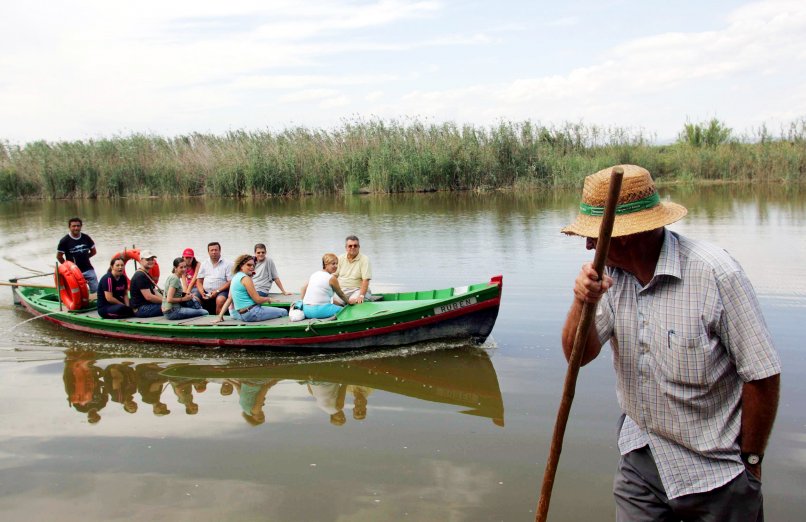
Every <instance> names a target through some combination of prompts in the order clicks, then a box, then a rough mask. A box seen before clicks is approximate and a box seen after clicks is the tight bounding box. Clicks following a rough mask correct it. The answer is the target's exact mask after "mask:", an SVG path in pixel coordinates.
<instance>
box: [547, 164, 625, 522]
mask: <svg viewBox="0 0 806 522" xmlns="http://www.w3.org/2000/svg"><path fill="white" fill-rule="evenodd" d="M623 176H624V169H622V168H621V167H613V171H612V172H611V173H610V192H609V193H608V196H607V205H606V206H605V213H604V216H603V217H602V224H601V225H600V227H599V238H598V240H597V241H596V255H595V256H594V258H593V269H594V270H596V273H597V274H599V278H600V280H601V278H602V274H603V273H604V266H605V261H606V260H607V251H608V249H609V248H610V235H611V234H612V232H613V221H614V220H615V217H616V203H617V202H618V195H619V192H621V180H622V178H623ZM595 312H596V305H595V304H592V303H585V304H584V305H583V306H582V315H581V317H580V321H579V325H578V326H577V331H576V335H575V337H574V345H573V348H572V349H571V357H569V359H568V369H567V370H566V373H565V384H564V385H563V397H562V400H561V401H560V408H559V410H558V411H557V420H556V422H555V423H554V435H553V437H552V439H551V450H550V451H549V457H548V461H547V462H546V471H545V473H544V474H543V486H542V488H541V489H540V500H539V501H538V502H537V515H536V516H535V520H536V521H537V522H545V520H546V519H547V518H548V511H549V502H550V501H551V490H552V488H553V486H554V476H555V475H556V474H557V464H558V462H559V461H560V453H561V452H562V449H563V437H564V436H565V427H566V425H567V424H568V415H569V414H570V413H571V404H572V403H573V402H574V393H575V391H576V384H577V375H579V367H580V366H581V363H582V355H583V354H584V351H585V342H586V341H587V339H588V330H589V329H590V326H591V323H592V322H593V315H594V313H595Z"/></svg>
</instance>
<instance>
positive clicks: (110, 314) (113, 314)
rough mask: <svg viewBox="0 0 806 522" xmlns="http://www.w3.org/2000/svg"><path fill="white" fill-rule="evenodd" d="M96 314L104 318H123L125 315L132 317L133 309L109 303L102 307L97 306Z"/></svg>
mask: <svg viewBox="0 0 806 522" xmlns="http://www.w3.org/2000/svg"><path fill="white" fill-rule="evenodd" d="M98 315H100V316H101V317H103V318H104V319H123V318H126V317H132V316H133V315H134V310H132V309H131V308H129V307H128V306H126V305H122V304H111V305H108V306H104V307H103V308H99V309H98Z"/></svg>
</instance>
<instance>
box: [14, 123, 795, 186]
mask: <svg viewBox="0 0 806 522" xmlns="http://www.w3.org/2000/svg"><path fill="white" fill-rule="evenodd" d="M717 123H719V122H717ZM709 125H713V122H710V123H709ZM703 129H704V131H707V130H708V128H706V127H704V128H703ZM725 129H727V128H726V127H724V125H721V124H720V126H719V128H718V129H717V130H722V131H724V130H725ZM685 130H686V132H684V133H681V138H680V140H679V141H678V142H677V143H674V144H669V145H653V144H652V141H653V140H652V139H650V138H651V137H648V136H645V135H644V134H643V133H642V132H641V131H630V130H625V129H619V128H601V127H595V126H584V125H581V124H570V123H569V124H565V125H562V126H557V127H546V126H542V125H538V124H534V123H532V122H529V121H526V122H518V123H513V122H501V123H500V124H498V125H495V126H491V127H477V126H472V125H462V126H459V125H457V124H454V123H442V124H433V123H429V124H426V123H424V122H421V121H417V120H413V121H410V122H407V123H401V122H398V121H381V120H368V121H364V120H357V121H351V122H345V123H343V124H342V125H341V126H340V127H339V128H336V129H334V130H321V129H309V128H305V127H297V128H291V129H287V130H284V131H281V132H271V131H254V132H252V131H233V132H229V133H227V134H226V135H223V136H220V135H211V134H198V133H194V134H189V135H185V136H178V137H174V138H166V137H162V136H155V135H143V134H134V135H131V136H126V137H117V138H111V139H101V140H88V141H72V142H55V143H52V142H45V141H38V142H34V143H29V144H26V145H24V146H18V145H13V144H10V143H8V142H0V198H2V199H24V198H118V197H126V196H198V195H211V196H225V197H245V196H286V195H289V196H290V195H300V194H324V193H339V192H345V193H357V192H413V191H437V190H440V191H442V190H489V189H500V188H515V189H521V188H527V187H537V186H542V187H556V186H575V185H578V184H579V183H580V181H581V180H582V178H584V176H586V175H588V174H590V173H592V172H595V171H597V170H599V169H602V168H605V167H607V166H610V165H614V164H618V163H634V164H639V165H642V166H644V167H646V168H647V169H649V170H650V172H652V174H653V176H654V177H655V178H656V180H659V181H661V182H662V181H675V180H686V181H691V180H700V179H702V180H736V181H789V182H801V181H803V180H804V172H806V120H802V121H800V122H798V123H797V124H793V126H792V127H790V128H789V129H785V130H783V131H782V132H781V135H780V136H778V137H773V136H772V135H771V134H770V133H769V132H768V131H767V129H766V128H761V129H759V130H758V131H757V133H756V134H754V135H752V136H750V137H744V138H741V139H733V138H731V137H730V129H727V132H728V134H727V135H724V133H723V135H720V137H719V138H720V139H719V140H709V139H703V138H702V136H703V135H702V134H698V129H697V128H696V125H695V126H691V124H687V125H686V128H685ZM711 130H712V131H713V128H712V129H711ZM705 136H706V137H707V136H708V135H707V134H706V135H705ZM698 137H699V139H698Z"/></svg>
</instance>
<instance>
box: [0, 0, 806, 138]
mask: <svg viewBox="0 0 806 522" xmlns="http://www.w3.org/2000/svg"><path fill="white" fill-rule="evenodd" d="M2 4H3V8H2V15H0V49H2V53H0V140H8V141H10V142H11V143H18V144H23V143H26V142H29V141H32V140H38V139H45V140H73V139H88V138H99V137H110V136H116V135H127V134H130V133H134V132H146V133H156V134H161V135H167V136H173V135H177V134H182V133H189V132H212V133H223V132H226V131H228V130H233V129H247V130H260V129H271V130H279V129H283V128H286V127H289V126H296V125H303V126H308V127H323V128H332V127H337V126H339V125H341V124H343V122H345V121H352V120H356V119H369V118H382V119H397V120H401V121H409V120H410V119H412V118H416V119H419V120H422V121H426V122H442V121H446V120H450V121H456V122H459V123H472V124H475V125H481V126H486V125H491V124H495V123H496V122H498V121H500V120H502V119H503V120H513V121H522V120H526V119H529V120H532V121H534V122H539V123H542V124H547V125H552V124H553V125H560V124H562V123H564V122H582V123H585V124H589V125H598V126H603V127H609V126H616V127H622V128H628V129H633V130H636V129H641V130H643V131H644V132H645V133H646V134H649V135H653V136H655V137H656V138H657V139H658V140H659V141H665V140H667V139H669V138H673V137H674V136H675V135H676V134H677V132H678V131H679V130H680V129H681V128H682V126H683V124H684V123H685V122H686V121H687V120H689V121H695V122H697V121H704V120H706V119H710V118H712V117H717V118H719V119H721V120H722V121H724V122H725V123H727V124H728V125H729V126H730V127H732V128H734V129H736V130H738V131H751V130H752V129H753V128H756V127H757V126H759V125H760V124H762V123H766V124H767V126H768V127H769V128H770V129H771V130H773V131H777V129H779V128H780V126H781V125H782V124H783V125H786V124H788V123H789V122H792V121H795V120H799V119H801V118H804V117H806V2H804V1H802V0H796V1H788V0H767V1H765V0H762V1H750V2H748V1H739V0H708V1H703V0H696V1H692V0H675V1H649V0H642V1H626V0H625V1H618V0H566V1H564V2H556V1H551V2H547V1H543V0H539V1H538V0H532V1H522V2H517V1H504V0H502V1H498V2H491V1H489V0H479V1H476V0H463V1H452V0H420V1H405V0H356V1H348V0H289V1H283V0H254V1H249V0H243V1H241V0H232V1H229V2H222V1H220V0H219V1H206V0H193V1H184V0H171V1H167V2H166V1H164V0H163V1H159V2H157V1H151V0H140V1H138V2H109V1H75V2H62V1H57V0H27V1H26V2H13V1H11V0H4V1H3V2H2Z"/></svg>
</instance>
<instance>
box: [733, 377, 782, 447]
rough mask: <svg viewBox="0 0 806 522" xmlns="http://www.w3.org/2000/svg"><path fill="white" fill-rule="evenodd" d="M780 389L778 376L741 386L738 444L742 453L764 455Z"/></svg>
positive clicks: (776, 409)
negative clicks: (739, 436) (740, 420)
mask: <svg viewBox="0 0 806 522" xmlns="http://www.w3.org/2000/svg"><path fill="white" fill-rule="evenodd" d="M780 388H781V376H780V375H773V376H772V377H767V378H766V379H759V380H757V381H750V382H746V383H744V386H742V431H741V440H740V443H741V449H742V452H743V453H756V454H761V453H764V448H766V447H767V440H768V439H769V437H770V433H771V432H772V425H773V423H774V422H775V414H776V413H777V411H778V398H779V395H780Z"/></svg>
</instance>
